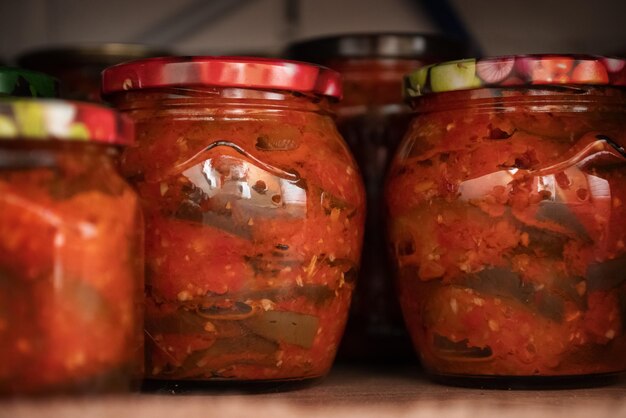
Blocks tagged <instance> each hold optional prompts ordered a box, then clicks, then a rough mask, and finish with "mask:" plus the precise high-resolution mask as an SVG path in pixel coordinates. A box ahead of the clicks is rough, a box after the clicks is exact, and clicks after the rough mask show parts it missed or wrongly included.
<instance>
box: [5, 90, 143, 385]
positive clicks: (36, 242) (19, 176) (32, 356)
mask: <svg viewBox="0 0 626 418" xmlns="http://www.w3.org/2000/svg"><path fill="white" fill-rule="evenodd" d="M0 117H1V118H2V119H1V120H2V129H1V130H0V341H2V344H0V357H1V358H2V359H3V366H2V367H1V368H0V394H3V395H24V394H40V395H44V394H45V395H50V394H56V393H63V394H68V393H100V392H109V391H120V390H129V389H130V388H131V384H132V383H133V380H134V381H135V383H137V378H138V375H139V374H140V372H141V367H142V363H143V362H142V361H141V355H142V352H143V345H142V334H141V327H140V324H141V321H142V309H141V308H142V304H141V299H140V295H141V293H139V292H140V291H141V289H142V287H143V281H142V278H143V275H142V271H143V266H142V252H143V248H142V247H141V243H142V239H141V230H142V224H141V216H140V212H139V204H138V199H137V197H136V195H135V194H134V192H133V191H132V189H131V188H130V187H129V186H128V185H127V184H126V183H125V182H124V181H123V180H122V178H121V177H120V176H119V174H117V173H116V171H115V169H114V165H113V163H112V161H111V157H110V155H109V152H110V150H109V147H107V146H106V145H104V144H101V143H98V142H109V141H115V143H119V144H122V143H124V142H125V141H128V140H130V139H131V138H132V137H130V134H131V132H130V131H128V130H127V128H125V127H124V125H123V124H124V123H125V122H124V121H123V120H119V119H117V118H119V117H118V116H117V115H115V114H114V113H113V112H112V111H111V110H109V109H105V108H96V107H89V106H85V105H76V104H72V103H69V102H52V101H50V102H40V101H32V100H31V101H25V100H21V101H5V102H3V103H0ZM61 117H64V118H63V119H61ZM109 123H110V124H109ZM126 124H127V122H126ZM107 125H108V126H109V127H108V128H105V126H107ZM77 127H80V129H79V130H77ZM34 128H36V129H38V130H39V131H38V132H35V130H33V129H34ZM121 129H124V130H121ZM79 131H80V132H81V135H83V134H84V135H88V136H79V137H78V138H80V140H79V141H76V139H74V136H75V133H76V132H79ZM109 135H110V136H109ZM53 138H55V139H56V140H55V141H53V140H52V139H53Z"/></svg>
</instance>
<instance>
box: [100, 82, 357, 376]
mask: <svg viewBox="0 0 626 418" xmlns="http://www.w3.org/2000/svg"><path fill="white" fill-rule="evenodd" d="M112 99H113V102H114V103H115V104H116V106H117V107H118V108H119V109H121V110H122V111H123V112H124V113H126V114H128V115H129V116H130V117H131V118H132V119H133V120H134V121H135V123H136V129H137V138H138V145H139V146H138V147H137V148H130V149H128V150H127V152H126V153H125V154H124V156H123V163H122V166H123V170H124V172H125V175H126V176H127V177H128V178H129V179H130V180H131V181H132V182H133V183H134V184H135V186H136V187H137V189H138V191H139V193H140V195H141V197H142V200H143V206H144V212H145V216H146V225H147V236H146V247H147V254H146V258H147V259H146V265H147V270H146V272H147V286H146V298H147V312H146V315H147V321H146V335H147V337H148V338H149V342H148V350H147V361H148V364H147V369H146V376H147V377H148V378H150V379H159V380H161V379H165V380H184V379H189V380H200V381H202V380H226V379H231V380H240V381H258V380H283V379H304V378H313V377H318V376H321V375H324V374H325V373H326V372H327V371H328V370H329V368H330V366H331V363H332V361H333V358H334V356H335V352H336V349H337V345H338V344H339V341H340V338H341V335H342V332H343V328H344V325H345V320H346V316H347V312H348V307H349V303H350V297H351V293H352V289H353V287H354V279H355V277H356V273H357V269H358V265H359V256H360V250H361V241H362V234H363V232H362V226H363V225H362V223H363V221H364V196H363V187H362V185H361V182H360V177H359V173H358V169H357V168H356V165H355V163H354V162H353V160H352V157H351V155H350V153H349V151H348V150H347V147H346V146H345V144H344V142H343V140H342V139H341V137H340V135H339V133H338V132H337V130H336V128H335V125H334V123H333V120H332V118H331V117H330V115H329V114H328V113H327V104H326V99H316V100H312V99H311V98H309V97H307V96H304V95H301V94H298V95H296V94H293V95H292V94H289V93H284V94H283V93H272V92H264V91H260V90H252V89H237V88H213V87H205V88H202V89H183V88H164V89H152V90H145V91H130V92H126V93H117V94H115V95H113V96H112Z"/></svg>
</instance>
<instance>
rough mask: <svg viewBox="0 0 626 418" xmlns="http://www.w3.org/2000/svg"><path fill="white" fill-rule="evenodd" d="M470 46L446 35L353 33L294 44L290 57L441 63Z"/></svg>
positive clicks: (316, 59)
mask: <svg viewBox="0 0 626 418" xmlns="http://www.w3.org/2000/svg"><path fill="white" fill-rule="evenodd" d="M467 49H468V48H467V45H465V44H464V43H463V42H460V41H457V40H454V39H450V38H448V37H445V36H443V35H436V34H424V33H403V32H398V33H393V32H389V33H353V34H343V35H333V36H325V37H320V38H313V39H309V40H303V41H299V42H295V43H293V44H291V45H289V46H288V48H287V51H286V55H287V56H288V57H289V58H293V59H297V60H304V61H311V62H325V61H327V60H329V59H332V58H398V59H414V60H420V61H427V62H433V61H440V60H446V59H454V58H461V57H464V56H466V55H465V54H466V53H467Z"/></svg>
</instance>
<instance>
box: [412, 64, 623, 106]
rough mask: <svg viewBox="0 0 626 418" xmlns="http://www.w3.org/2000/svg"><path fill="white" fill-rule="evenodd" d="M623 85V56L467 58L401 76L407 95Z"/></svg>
mask: <svg viewBox="0 0 626 418" xmlns="http://www.w3.org/2000/svg"><path fill="white" fill-rule="evenodd" d="M563 85H586V86H626V59H623V58H614V57H608V56H599V55H576V54H536V55H506V56H500V57H487V58H470V59H463V60H456V61H448V62H441V63H437V64H432V65H428V66H426V67H422V68H420V69H418V70H417V71H414V72H412V73H410V74H407V75H406V76H405V78H404V92H405V96H406V97H417V96H423V95H426V94H436V93H442V92H449V91H458V90H474V89H480V88H485V87H507V88H515V87H529V86H535V87H536V86H563Z"/></svg>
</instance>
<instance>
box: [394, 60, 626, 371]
mask: <svg viewBox="0 0 626 418" xmlns="http://www.w3.org/2000/svg"><path fill="white" fill-rule="evenodd" d="M623 68H624V61H621V60H609V59H601V58H596V57H581V56H577V57H570V56H565V57H561V56H522V57H506V58H501V59H484V60H478V61H475V60H465V61H457V62H453V63H444V64H440V65H434V66H432V67H430V68H426V69H423V70H421V71H420V72H417V73H414V74H412V75H411V76H409V77H408V78H407V87H408V91H409V93H413V94H417V95H418V97H415V98H414V99H413V102H412V103H413V105H414V108H415V110H416V114H415V118H414V121H413V122H412V124H411V128H410V130H409V132H408V133H407V135H406V137H405V139H404V141H403V143H402V145H401V146H400V148H399V151H398V153H397V156H396V158H395V160H394V163H393V166H392V169H391V172H390V176H389V179H388V184H387V190H386V200H387V208H388V211H389V216H390V231H389V240H390V248H391V252H392V253H393V256H394V259H395V265H396V268H397V281H398V287H399V297H400V302H401V305H402V308H403V312H404V316H405V319H406V322H407V324H408V328H409V330H410V332H411V336H412V338H413V342H414V344H415V347H416V349H417V350H418V351H419V353H420V355H421V358H422V360H423V363H424V365H425V366H426V368H427V369H428V370H429V371H430V372H431V373H432V374H433V375H435V376H438V377H439V378H442V377H443V378H444V381H446V380H445V377H446V376H447V377H457V378H459V377H460V378H461V379H460V380H459V379H452V380H449V381H451V382H452V383H459V382H461V384H472V379H477V378H479V377H489V378H497V377H525V378H532V377H537V378H538V379H534V380H533V379H529V380H526V382H528V383H531V384H533V383H537V382H538V381H541V378H544V379H543V381H547V382H550V380H549V379H548V380H546V379H545V378H549V377H553V378H555V379H557V380H558V381H559V382H564V381H568V380H567V379H564V378H566V377H571V378H572V379H570V380H569V381H570V382H574V381H576V379H575V377H576V376H583V377H585V376H586V377H592V376H598V375H614V374H616V373H620V372H623V371H624V370H625V369H626V358H625V357H624V355H623V353H624V352H626V351H625V350H626V332H625V331H626V329H625V326H626V321H625V315H626V281H625V280H624V277H625V276H624V274H623V270H624V268H626V249H625V246H624V242H625V241H624V240H625V239H626V227H625V225H626V224H625V223H624V219H625V216H626V212H625V208H624V199H625V198H626V186H625V185H624V177H625V176H626V157H625V152H624V148H623V146H624V145H625V144H626V119H625V113H626V106H625V104H626V91H624V89H623V88H622V87H621V86H623V85H624V84H625V81H626V74H625V73H624V71H623ZM476 87H483V88H476ZM434 91H435V92H439V94H431V93H432V92H434ZM462 377H469V379H467V380H464V379H462ZM493 381H494V382H497V381H498V380H497V379H493ZM512 381H513V382H515V379H513V380H512ZM555 381H556V380H555ZM578 381H579V382H581V383H582V384H585V383H584V382H585V379H578Z"/></svg>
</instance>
